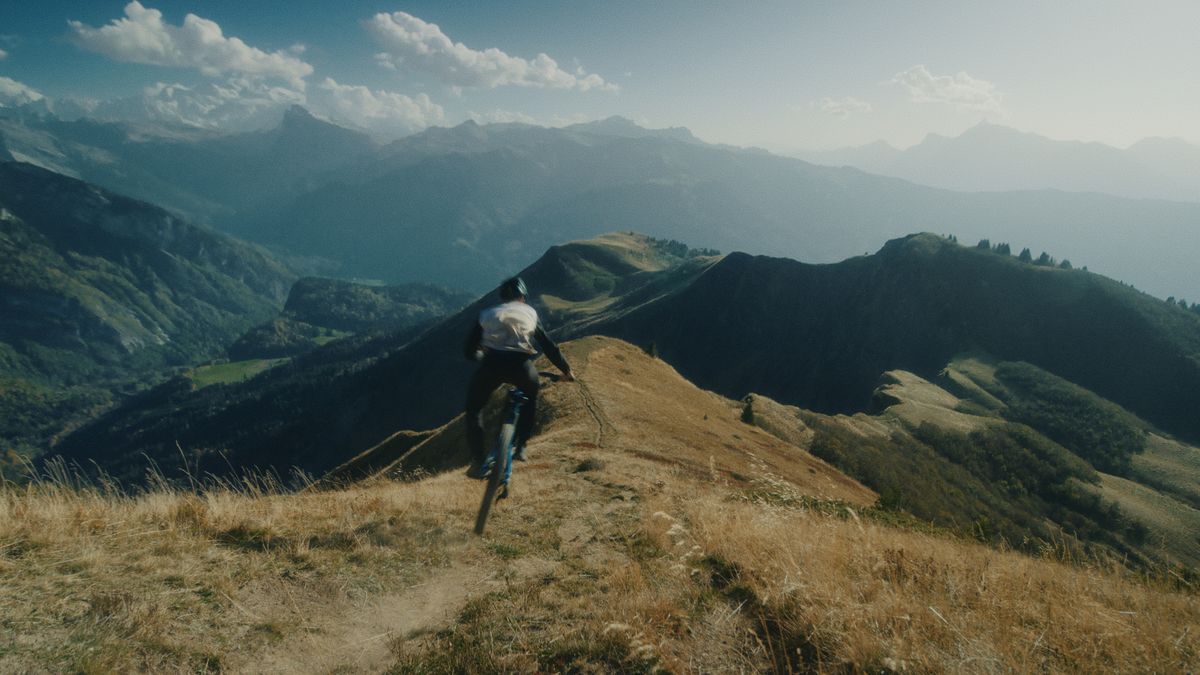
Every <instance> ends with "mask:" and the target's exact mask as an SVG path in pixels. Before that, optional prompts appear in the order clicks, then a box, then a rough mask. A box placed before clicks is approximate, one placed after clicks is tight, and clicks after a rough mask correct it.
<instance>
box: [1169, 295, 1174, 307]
mask: <svg viewBox="0 0 1200 675" xmlns="http://www.w3.org/2000/svg"><path fill="white" fill-rule="evenodd" d="M1167 304H1168V305H1173V304H1175V296H1173V295H1168V296H1167Z"/></svg>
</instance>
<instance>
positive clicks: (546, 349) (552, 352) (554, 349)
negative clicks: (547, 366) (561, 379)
mask: <svg viewBox="0 0 1200 675" xmlns="http://www.w3.org/2000/svg"><path fill="white" fill-rule="evenodd" d="M533 339H535V340H537V343H538V346H539V347H541V349H542V353H543V354H545V355H546V358H548V359H550V363H553V364H554V365H555V366H556V367H557V368H558V369H559V370H561V371H562V372H563V375H570V374H571V366H570V364H568V363H567V359H566V358H564V357H563V355H562V352H561V351H559V349H558V345H556V344H554V340H551V339H550V336H549V335H546V331H545V330H543V329H542V324H540V323H539V324H538V327H537V330H536V331H534V333H533Z"/></svg>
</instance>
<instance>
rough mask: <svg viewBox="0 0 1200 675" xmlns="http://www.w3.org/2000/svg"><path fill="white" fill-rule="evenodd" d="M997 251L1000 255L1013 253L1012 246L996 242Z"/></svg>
mask: <svg viewBox="0 0 1200 675" xmlns="http://www.w3.org/2000/svg"><path fill="white" fill-rule="evenodd" d="M996 253H999V254H1000V255H1012V247H1011V246H1009V245H1008V244H996Z"/></svg>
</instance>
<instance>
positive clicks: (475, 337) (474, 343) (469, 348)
mask: <svg viewBox="0 0 1200 675" xmlns="http://www.w3.org/2000/svg"><path fill="white" fill-rule="evenodd" d="M480 342H483V326H481V325H479V323H476V324H475V327H474V328H472V329H471V332H470V334H468V335H467V341H466V343H465V344H464V345H463V356H465V357H467V360H468V361H478V360H479V351H480V349H479V343H480Z"/></svg>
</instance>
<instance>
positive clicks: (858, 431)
mask: <svg viewBox="0 0 1200 675" xmlns="http://www.w3.org/2000/svg"><path fill="white" fill-rule="evenodd" d="M1031 384H1032V385H1033V386H1030V385H1031ZM952 392H957V395H956V394H955V393H952ZM875 399H876V408H877V409H878V410H877V411H876V412H874V413H873V414H870V415H867V414H863V413H857V414H855V415H852V416H846V415H834V416H830V415H821V414H818V413H813V412H811V411H805V410H801V409H799V408H796V407H792V406H782V405H780V404H778V403H776V402H774V401H772V400H770V399H769V398H766V397H762V396H759V395H752V396H750V397H748V399H747V405H748V406H749V408H748V410H749V412H748V413H747V417H748V418H751V419H752V420H753V422H754V423H755V424H756V425H758V426H761V427H762V428H764V429H766V430H768V431H770V432H771V433H773V434H775V435H776V436H778V437H780V438H782V439H784V440H787V441H788V442H791V443H794V444H796V445H797V446H799V447H803V448H805V449H808V450H809V451H811V452H812V453H814V454H815V455H817V456H819V457H821V458H822V459H825V460H826V461H829V462H830V463H831V464H833V465H834V466H837V467H838V468H839V469H841V470H842V471H845V472H846V473H848V474H850V475H852V476H854V477H856V478H858V479H859V480H861V481H863V482H864V484H866V485H867V486H869V487H871V488H872V489H874V490H876V491H878V492H879V493H880V495H881V504H882V505H883V506H884V507H885V508H887V509H891V510H898V511H904V512H907V513H911V514H913V515H915V516H916V517H918V518H920V519H922V520H928V521H931V522H934V523H936V524H938V525H939V526H942V527H946V528H949V529H952V530H955V531H958V532H960V533H961V534H963V535H964V536H970V537H974V538H977V539H980V540H982V541H993V542H999V541H1004V542H1006V543H1007V545H1009V546H1013V547H1016V548H1019V549H1023V550H1029V551H1034V550H1037V549H1038V548H1039V547H1043V546H1047V545H1049V543H1050V542H1057V544H1056V545H1059V546H1065V547H1067V548H1068V549H1069V550H1071V551H1073V552H1074V553H1073V554H1074V555H1080V554H1082V555H1095V554H1096V553H1097V552H1098V551H1104V552H1107V553H1108V554H1114V555H1116V556H1118V557H1121V558H1124V559H1125V560H1126V561H1127V562H1131V563H1136V564H1137V565H1139V566H1143V567H1154V566H1157V565H1168V566H1175V567H1177V568H1179V569H1183V570H1194V569H1196V568H1197V566H1198V565H1200V541H1197V540H1196V538H1195V537H1194V536H1193V534H1192V533H1194V532H1196V531H1197V529H1198V528H1200V510H1198V509H1197V508H1196V505H1195V501H1194V495H1192V494H1189V493H1187V492H1182V493H1181V492H1180V491H1179V490H1178V487H1177V486H1178V485H1179V483H1178V482H1176V483H1174V484H1164V483H1163V482H1162V481H1161V475H1162V472H1163V470H1164V469H1166V467H1170V468H1169V469H1166V470H1167V471H1169V472H1171V473H1173V474H1175V475H1177V476H1180V477H1186V478H1184V480H1185V481H1188V480H1194V479H1195V478H1196V468H1197V466H1200V448H1197V447H1193V446H1185V445H1183V444H1178V443H1174V444H1172V443H1170V442H1168V441H1166V439H1163V438H1162V437H1161V436H1159V435H1157V434H1155V433H1153V432H1147V431H1146V425H1145V423H1144V422H1141V421H1140V420H1137V419H1136V418H1134V417H1133V416H1131V415H1129V414H1128V413H1127V412H1125V411H1123V410H1119V409H1116V407H1115V406H1113V405H1112V404H1111V403H1108V402H1106V401H1103V400H1102V399H1099V398H1098V397H1095V396H1094V395H1093V394H1090V393H1089V392H1086V391H1084V390H1081V389H1078V388H1075V387H1073V386H1072V385H1069V384H1067V383H1065V382H1063V381H1062V380H1059V379H1058V378H1055V377H1054V376H1052V375H1050V374H1049V373H1046V372H1045V371H1041V370H1039V369H1037V368H1035V367H1033V366H1030V365H1028V364H1015V363H1001V364H995V363H986V362H982V361H979V360H977V359H964V360H958V361H955V362H952V363H950V364H948V365H947V367H946V368H945V369H944V370H943V371H942V372H941V373H940V374H939V375H938V376H937V378H936V379H935V380H934V381H932V382H931V381H927V380H924V379H922V378H920V377H917V376H915V375H913V374H911V373H906V372H904V371H890V372H888V373H886V374H885V375H884V377H883V384H882V385H881V386H880V387H879V388H878V389H877V390H876V392H875ZM1030 410H1032V411H1035V412H1036V413H1037V417H1036V418H1031V417H1030V416H1029V415H1028V411H1030ZM1122 427H1123V429H1122ZM1126 430H1127V431H1128V432H1130V433H1124V431H1126ZM1106 447H1109V448H1111V449H1112V450H1114V451H1116V452H1118V453H1119V454H1120V455H1121V456H1122V457H1123V458H1124V459H1125V463H1124V464H1119V463H1113V462H1111V461H1109V462H1105V461H1102V460H1104V459H1105V458H1104V457H1103V455H1102V454H1101V453H1102V452H1103V450H1104V449H1105V448H1106ZM1149 467H1156V468H1155V469H1150V468H1149ZM1114 473H1120V474H1122V475H1123V476H1124V477H1122V476H1118V475H1114ZM1088 552H1090V553H1088Z"/></svg>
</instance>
